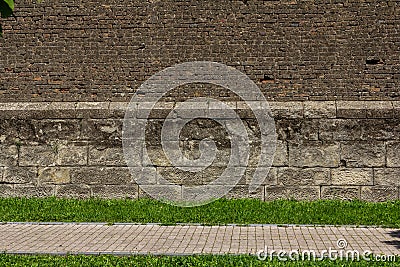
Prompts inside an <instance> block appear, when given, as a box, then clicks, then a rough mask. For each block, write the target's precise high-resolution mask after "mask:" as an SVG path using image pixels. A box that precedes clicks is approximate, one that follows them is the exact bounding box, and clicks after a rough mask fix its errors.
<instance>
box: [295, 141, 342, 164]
mask: <svg viewBox="0 0 400 267" xmlns="http://www.w3.org/2000/svg"><path fill="white" fill-rule="evenodd" d="M339 158H340V147H339V144H337V143H330V144H327V143H322V142H304V143H302V144H293V143H289V166H292V167H337V166H339Z"/></svg>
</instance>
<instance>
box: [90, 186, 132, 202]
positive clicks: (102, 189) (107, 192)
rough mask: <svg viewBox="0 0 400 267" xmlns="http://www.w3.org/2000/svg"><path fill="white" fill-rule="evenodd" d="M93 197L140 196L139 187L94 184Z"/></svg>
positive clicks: (92, 187) (130, 197)
mask: <svg viewBox="0 0 400 267" xmlns="http://www.w3.org/2000/svg"><path fill="white" fill-rule="evenodd" d="M90 188H91V189H92V197H98V198H120V199H121V198H124V199H125V198H129V199H136V198H138V193H139V188H138V186H137V185H93V186H91V187H90Z"/></svg>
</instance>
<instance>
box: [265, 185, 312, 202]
mask: <svg viewBox="0 0 400 267" xmlns="http://www.w3.org/2000/svg"><path fill="white" fill-rule="evenodd" d="M276 199H295V200H317V199H319V186H265V201H271V200H276Z"/></svg>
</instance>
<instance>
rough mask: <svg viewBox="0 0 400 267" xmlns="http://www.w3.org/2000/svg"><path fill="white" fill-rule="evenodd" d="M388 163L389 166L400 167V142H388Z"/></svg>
mask: <svg viewBox="0 0 400 267" xmlns="http://www.w3.org/2000/svg"><path fill="white" fill-rule="evenodd" d="M386 148H387V152H386V153H387V155H386V164H387V166H388V167H400V142H388V143H387V147H386Z"/></svg>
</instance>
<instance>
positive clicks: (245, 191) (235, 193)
mask: <svg viewBox="0 0 400 267" xmlns="http://www.w3.org/2000/svg"><path fill="white" fill-rule="evenodd" d="M225 198H227V199H232V198H235V199H238V198H252V199H260V200H264V186H260V187H259V188H258V189H257V190H256V191H255V192H249V187H248V186H245V185H236V186H235V187H234V188H233V189H231V190H230V191H229V192H228V193H227V194H226V195H225Z"/></svg>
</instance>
